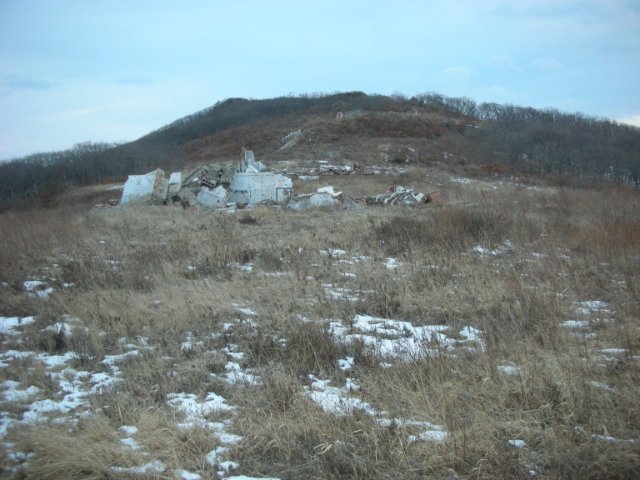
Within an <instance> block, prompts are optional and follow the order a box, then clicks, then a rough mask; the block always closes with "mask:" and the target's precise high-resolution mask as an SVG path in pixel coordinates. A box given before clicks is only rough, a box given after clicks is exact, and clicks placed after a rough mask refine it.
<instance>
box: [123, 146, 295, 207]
mask: <svg viewBox="0 0 640 480" xmlns="http://www.w3.org/2000/svg"><path fill="white" fill-rule="evenodd" d="M292 193H293V182H292V180H291V178H289V177H287V176H286V175H283V174H280V173H275V172H272V171H270V170H269V169H268V168H267V167H266V166H265V165H264V164H263V163H262V162H260V161H257V160H256V159H255V156H254V154H253V152H252V151H251V150H247V149H245V148H243V149H242V156H241V159H240V161H239V162H238V165H237V168H236V169H235V170H233V169H231V168H229V167H226V166H224V165H218V164H210V165H202V166H199V167H197V168H195V169H194V170H192V171H191V172H189V173H187V174H186V175H184V176H183V175H182V173H181V172H174V173H172V174H171V175H170V177H169V178H168V179H167V178H166V176H165V172H164V171H163V170H161V169H157V170H154V171H153V172H150V173H147V174H145V175H130V176H129V178H128V179H127V182H126V183H125V186H124V189H123V192H122V197H121V199H120V205H127V204H131V203H141V204H165V205H166V204H169V203H173V204H180V205H182V206H183V207H184V208H187V207H192V206H196V205H200V206H203V207H208V208H223V207H227V206H244V205H252V204H257V203H261V202H270V201H272V202H285V201H286V200H287V199H288V198H289V197H291V195H292Z"/></svg>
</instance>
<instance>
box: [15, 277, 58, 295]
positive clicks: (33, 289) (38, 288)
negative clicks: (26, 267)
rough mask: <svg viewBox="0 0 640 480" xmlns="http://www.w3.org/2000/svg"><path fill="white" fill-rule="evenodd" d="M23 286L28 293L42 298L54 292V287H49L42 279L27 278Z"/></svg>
mask: <svg viewBox="0 0 640 480" xmlns="http://www.w3.org/2000/svg"><path fill="white" fill-rule="evenodd" d="M22 287H23V288H24V290H25V291H26V292H27V294H28V295H37V296H38V297H40V298H47V297H48V296H49V295H51V294H52V293H53V288H51V287H48V286H47V283H46V282H43V281H41V280H25V281H24V282H22Z"/></svg>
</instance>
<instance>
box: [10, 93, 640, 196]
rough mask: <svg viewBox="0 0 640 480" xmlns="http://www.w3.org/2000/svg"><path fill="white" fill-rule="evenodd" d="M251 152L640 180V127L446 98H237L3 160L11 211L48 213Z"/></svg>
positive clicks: (573, 178) (574, 180)
mask: <svg viewBox="0 0 640 480" xmlns="http://www.w3.org/2000/svg"><path fill="white" fill-rule="evenodd" d="M298 131H299V132H300V133H299V135H296V136H295V139H294V140H295V141H287V139H288V138H289V137H287V136H288V135H290V134H292V132H298ZM242 146H247V147H248V148H251V149H253V150H254V151H255V152H256V154H257V156H258V158H261V159H265V160H279V159H286V158H290V159H291V158H293V159H302V160H324V159H336V158H338V159H340V160H342V161H345V162H357V163H362V164H379V163H384V162H396V163H416V164H427V165H428V164H433V163H441V162H443V163H449V164H455V165H459V166H491V169H492V171H496V170H497V171H504V170H505V169H507V170H509V171H514V172H519V173H529V174H537V175H539V174H553V175H554V176H556V177H558V176H559V177H560V178H562V179H563V182H565V183H567V184H572V185H578V184H593V183H601V182H616V183H623V184H631V185H635V186H638V184H639V182H640V180H639V179H640V130H638V129H637V128H634V127H629V126H625V125H620V124H617V123H614V122H611V121H608V120H601V119H596V118H591V117H587V116H584V115H580V114H566V113H561V112H558V111H556V110H536V109H533V108H524V107H516V106H513V105H498V104H493V103H481V104H476V103H475V102H474V101H472V100H470V99H467V98H447V97H443V96H442V95H438V94H424V95H418V96H416V97H413V98H404V97H402V96H393V97H387V96H382V95H365V94H363V93H359V92H351V93H339V94H334V95H307V96H299V97H280V98H274V99H268V100H245V99H229V100H225V101H223V102H219V103H217V104H216V105H214V106H213V107H211V108H208V109H205V110H203V111H201V112H198V113H195V114H193V115H190V116H188V117H185V118H182V119H180V120H177V121H175V122H173V123H171V124H169V125H167V126H165V127H163V128H160V129H159V130H157V131H154V132H151V133H150V134H148V135H146V136H144V137H142V138H140V139H138V140H136V141H134V142H130V143H126V144H120V145H114V144H105V143H90V142H89V143H84V144H79V145H76V146H75V147H73V148H72V149H70V150H66V151H62V152H50V153H39V154H34V155H30V156H28V157H25V158H22V159H17V160H14V161H12V162H9V163H5V164H1V165H0V206H2V207H4V208H8V207H25V206H33V205H34V202H35V203H36V204H37V203H40V204H44V205H46V204H48V202H50V201H51V199H52V198H54V197H55V196H56V195H57V194H59V193H60V192H62V191H64V190H66V189H68V188H69V187H71V186H78V185H92V184H96V183H103V182H114V181H120V180H124V179H125V178H126V176H127V175H130V174H140V173H145V172H147V171H150V170H153V169H155V168H157V167H160V168H163V169H165V170H179V169H184V168H186V167H187V166H191V165H192V164H195V163H203V162H212V161H215V162H220V161H228V160H234V161H235V159H236V158H237V155H238V152H239V151H240V148H241V147H242Z"/></svg>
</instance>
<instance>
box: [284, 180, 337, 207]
mask: <svg viewBox="0 0 640 480" xmlns="http://www.w3.org/2000/svg"><path fill="white" fill-rule="evenodd" d="M341 202H342V192H336V191H335V190H334V189H333V187H332V186H327V187H320V188H318V189H317V190H316V193H309V194H306V195H296V196H294V197H291V198H290V199H289V202H288V203H287V206H288V207H289V208H290V209H292V210H295V211H296V212H302V211H304V210H306V209H308V208H317V207H333V206H335V205H338V204H340V203H341Z"/></svg>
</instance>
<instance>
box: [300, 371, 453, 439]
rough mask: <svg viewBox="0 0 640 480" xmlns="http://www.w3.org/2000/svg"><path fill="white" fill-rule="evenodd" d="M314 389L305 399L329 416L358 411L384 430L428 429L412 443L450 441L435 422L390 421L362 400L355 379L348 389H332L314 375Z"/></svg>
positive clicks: (306, 388)
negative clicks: (307, 398) (397, 428)
mask: <svg viewBox="0 0 640 480" xmlns="http://www.w3.org/2000/svg"><path fill="white" fill-rule="evenodd" d="M309 380H310V381H311V385H310V386H307V387H305V388H304V391H305V395H307V397H309V398H310V399H311V400H312V401H313V402H314V403H315V404H317V405H318V406H319V407H320V408H321V409H322V410H323V411H324V412H325V413H328V414H333V415H336V416H345V415H351V414H353V413H354V411H356V410H358V411H360V412H363V413H366V414H367V415H370V416H372V417H375V421H376V423H377V424H378V425H380V426H381V427H390V426H392V425H395V426H402V427H411V428H414V429H417V428H427V430H424V431H422V432H420V433H418V434H417V435H409V436H408V438H407V440H408V441H409V442H417V441H433V442H442V441H444V440H446V438H447V436H448V433H447V432H446V431H444V428H443V427H442V426H441V425H435V424H433V423H431V422H425V421H417V420H407V419H400V418H390V417H389V416H388V414H387V412H385V411H382V410H376V409H375V408H374V407H373V406H372V405H371V404H369V403H367V402H365V401H364V400H362V399H361V398H359V397H358V394H357V392H358V391H359V390H360V386H359V385H358V384H357V383H356V382H355V381H354V380H353V379H351V378H347V380H346V382H345V386H344V387H332V386H330V383H331V380H320V379H319V378H317V377H316V376H314V375H309Z"/></svg>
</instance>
